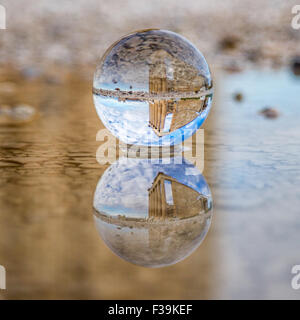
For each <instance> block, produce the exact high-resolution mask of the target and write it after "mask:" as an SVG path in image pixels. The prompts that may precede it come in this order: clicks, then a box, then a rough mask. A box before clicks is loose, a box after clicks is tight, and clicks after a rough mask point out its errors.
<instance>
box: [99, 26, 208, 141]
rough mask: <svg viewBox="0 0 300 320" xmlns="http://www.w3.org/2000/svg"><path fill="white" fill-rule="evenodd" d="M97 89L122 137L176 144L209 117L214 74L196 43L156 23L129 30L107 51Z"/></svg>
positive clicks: (106, 119) (110, 125)
mask: <svg viewBox="0 0 300 320" xmlns="http://www.w3.org/2000/svg"><path fill="white" fill-rule="evenodd" d="M93 94H94V104H95V107H96V111H97V113H98V115H99V117H100V119H101V121H102V122H103V124H104V125H105V127H106V128H107V129H109V131H110V132H111V133H112V134H113V135H114V136H116V137H117V138H118V139H120V140H121V141H123V142H125V143H127V144H136V145H141V146H149V145H150V146H151V145H153V146H170V145H174V144H178V143H181V142H182V141H183V140H185V139H187V138H189V137H190V136H192V135H193V134H194V132H195V131H196V130H197V129H198V128H199V127H200V126H201V125H202V123H203V122H204V121H205V119H206V118H207V115H208V112H209V110H210V107H211V101H212V80H211V75H210V71H209V68H208V65H207V63H206V60H205V58H204V57H203V55H202V53H201V52H200V51H199V50H198V49H197V48H196V47H195V46H194V45H193V44H192V43H190V42H189V41H188V40H187V39H185V38H184V37H182V36H180V35H178V34H176V33H174V32H171V31H166V30H157V29H151V30H143V31H138V32H135V33H132V34H129V35H127V36H125V37H123V38H121V39H120V40H119V41H117V42H115V43H114V44H113V45H112V46H111V47H110V48H109V49H108V50H107V51H106V52H105V54H104V56H103V57H102V59H101V61H100V63H99V64H98V66H97V68H96V71H95V75H94V84H93Z"/></svg>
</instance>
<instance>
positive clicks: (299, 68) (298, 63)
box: [291, 56, 300, 76]
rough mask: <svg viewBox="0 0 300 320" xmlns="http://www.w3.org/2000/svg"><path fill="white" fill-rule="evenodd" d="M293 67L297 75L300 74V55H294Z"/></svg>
mask: <svg viewBox="0 0 300 320" xmlns="http://www.w3.org/2000/svg"><path fill="white" fill-rule="evenodd" d="M291 69H292V71H293V73H294V75H296V76H300V56H297V57H294V58H293V59H292V62H291Z"/></svg>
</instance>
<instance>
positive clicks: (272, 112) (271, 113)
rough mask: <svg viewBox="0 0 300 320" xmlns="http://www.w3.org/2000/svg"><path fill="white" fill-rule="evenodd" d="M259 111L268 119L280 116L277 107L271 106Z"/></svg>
mask: <svg viewBox="0 0 300 320" xmlns="http://www.w3.org/2000/svg"><path fill="white" fill-rule="evenodd" d="M259 113H260V114H261V115H263V116H264V117H265V118H268V119H275V118H278V116H279V112H278V111H277V110H276V109H274V108H269V107H267V108H264V109H262V110H261V111H260V112H259Z"/></svg>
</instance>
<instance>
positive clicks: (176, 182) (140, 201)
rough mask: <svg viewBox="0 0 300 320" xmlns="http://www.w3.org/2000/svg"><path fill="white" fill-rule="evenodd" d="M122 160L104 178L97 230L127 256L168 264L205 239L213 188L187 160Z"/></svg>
mask: <svg viewBox="0 0 300 320" xmlns="http://www.w3.org/2000/svg"><path fill="white" fill-rule="evenodd" d="M156 160H157V159H155V160H153V159H137V158H130V159H128V158H121V159H119V160H118V161H116V162H115V163H114V164H112V165H111V166H110V167H109V168H108V169H107V170H106V171H105V173H104V174H103V176H102V177H101V179H100V180H99V182H98V185H97V188H96V191H95V195H94V209H95V210H94V212H95V214H94V217H95V223H96V226H97V230H98V232H99V234H100V236H101V237H102V239H103V240H104V241H105V243H106V244H107V246H108V247H109V248H110V249H111V250H112V251H113V252H114V253H116V254H117V255H118V256H120V257H121V258H123V259H125V260H127V261H129V262H132V263H134V264H138V265H142V266H147V267H162V266H166V265H171V264H174V263H177V262H178V261H181V260H182V259H184V258H186V257H187V256H189V255H190V254H191V253H192V252H193V251H194V250H195V249H196V248H197V247H198V246H199V245H200V244H201V242H202V241H203V239H204V238H205V236H206V234H207V232H208V229H209V226H210V222H211V215H212V210H211V209H212V198H211V192H210V189H209V187H208V185H207V183H206V181H205V179H204V177H203V176H202V175H201V173H200V172H199V171H198V170H197V169H196V168H195V167H194V166H193V165H192V164H191V163H189V162H188V161H187V160H185V159H182V163H178V159H177V158H176V157H175V158H173V159H171V163H163V162H160V161H156Z"/></svg>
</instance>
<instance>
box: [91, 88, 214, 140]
mask: <svg viewBox="0 0 300 320" xmlns="http://www.w3.org/2000/svg"><path fill="white" fill-rule="evenodd" d="M94 103H95V106H96V111H97V113H98V115H99V117H100V119H101V121H102V122H103V124H104V125H105V127H106V128H107V129H109V130H110V132H111V133H112V134H113V135H114V136H116V137H118V138H119V139H120V140H121V141H123V142H125V143H128V144H137V145H150V144H152V145H160V144H161V145H170V144H178V143H181V141H182V140H185V139H187V138H189V137H190V136H192V135H193V134H194V133H195V132H196V130H197V129H198V128H200V126H201V125H202V123H203V122H204V120H205V119H206V117H207V115H208V112H209V110H210V107H211V103H209V104H208V106H207V108H206V109H205V110H204V111H203V112H202V113H201V114H200V115H199V116H198V117H197V118H196V119H194V120H193V121H191V122H190V123H188V124H187V125H185V126H183V127H182V128H180V129H177V130H175V131H174V132H171V133H170V134H169V135H166V136H164V137H160V138H159V137H158V136H157V135H156V134H155V133H154V131H153V130H152V129H151V128H150V127H149V104H148V102H141V101H118V99H114V98H108V97H102V96H100V95H96V94H94ZM166 120H167V123H166V126H170V123H168V122H170V121H171V118H170V116H169V118H168V117H167V119H166ZM150 142H151V143H150ZM171 142H172V143H171Z"/></svg>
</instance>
